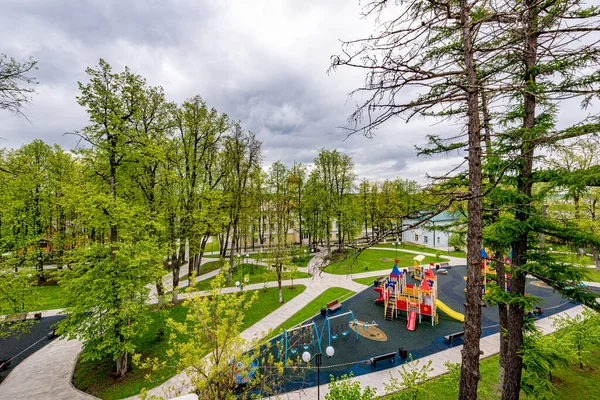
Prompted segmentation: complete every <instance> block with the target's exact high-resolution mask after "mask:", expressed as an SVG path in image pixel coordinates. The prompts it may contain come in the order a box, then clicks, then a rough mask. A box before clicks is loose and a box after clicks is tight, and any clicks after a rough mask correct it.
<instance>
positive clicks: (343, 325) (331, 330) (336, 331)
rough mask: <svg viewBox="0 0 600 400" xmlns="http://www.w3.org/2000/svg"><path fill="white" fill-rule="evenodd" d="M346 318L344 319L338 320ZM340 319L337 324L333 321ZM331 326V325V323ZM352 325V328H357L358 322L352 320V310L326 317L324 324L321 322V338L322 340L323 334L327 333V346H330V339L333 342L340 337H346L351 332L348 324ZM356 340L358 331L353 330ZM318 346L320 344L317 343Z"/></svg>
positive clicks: (354, 319)
mask: <svg viewBox="0 0 600 400" xmlns="http://www.w3.org/2000/svg"><path fill="white" fill-rule="evenodd" d="M343 317H346V319H345V320H344V319H340V318H343ZM337 319H340V320H339V322H338V321H335V320H337ZM331 321H334V322H333V325H332V322H331ZM351 322H352V323H353V324H354V326H357V324H358V322H357V321H356V318H354V313H353V312H352V310H350V311H347V312H345V313H342V314H338V315H335V316H333V317H326V318H325V322H323V326H322V327H321V338H320V340H323V338H324V335H325V333H327V346H331V339H333V340H335V339H337V338H338V337H339V335H341V336H348V335H349V334H350V332H351V329H350V323H351ZM355 333H356V340H358V329H356V330H355ZM319 344H320V343H319Z"/></svg>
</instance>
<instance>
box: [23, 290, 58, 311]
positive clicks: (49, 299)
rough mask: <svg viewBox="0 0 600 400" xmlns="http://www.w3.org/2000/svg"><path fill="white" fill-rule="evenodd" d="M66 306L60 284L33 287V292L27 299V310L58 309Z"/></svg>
mask: <svg viewBox="0 0 600 400" xmlns="http://www.w3.org/2000/svg"><path fill="white" fill-rule="evenodd" d="M64 307H66V304H65V301H64V299H63V290H62V288H61V287H60V286H58V285H45V286H34V287H32V293H31V294H30V295H29V296H27V298H26V301H25V311H27V312H30V311H43V310H56V309H59V308H64Z"/></svg>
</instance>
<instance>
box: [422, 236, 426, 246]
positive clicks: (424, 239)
mask: <svg viewBox="0 0 600 400" xmlns="http://www.w3.org/2000/svg"><path fill="white" fill-rule="evenodd" d="M423 243H425V244H427V236H423Z"/></svg>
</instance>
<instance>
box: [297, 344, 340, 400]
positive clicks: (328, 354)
mask: <svg viewBox="0 0 600 400" xmlns="http://www.w3.org/2000/svg"><path fill="white" fill-rule="evenodd" d="M325 353H326V354H323V353H321V352H318V353H317V354H315V355H314V356H312V357H311V355H310V353H309V352H308V351H305V352H304V353H302V360H304V362H307V363H310V362H311V361H312V360H314V359H316V361H315V365H316V366H317V399H320V398H321V360H322V359H321V357H325V358H327V359H329V358H331V357H333V355H334V353H335V351H334V350H333V347H331V346H327V348H326V349H325Z"/></svg>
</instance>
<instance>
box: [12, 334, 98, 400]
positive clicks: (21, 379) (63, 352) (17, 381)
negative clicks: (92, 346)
mask: <svg viewBox="0 0 600 400" xmlns="http://www.w3.org/2000/svg"><path fill="white" fill-rule="evenodd" d="M80 352H81V342H79V341H77V340H69V341H67V340H63V339H59V340H55V341H53V342H52V343H50V344H48V345H47V346H45V347H44V348H42V349H41V350H40V351H38V352H36V353H34V354H32V355H31V356H29V357H27V359H25V360H24V361H23V362H22V363H20V364H19V365H17V367H16V368H15V369H14V371H12V372H11V373H10V374H9V375H8V376H7V377H6V379H5V380H4V382H2V385H0V400H29V399H40V400H55V399H74V400H86V399H95V397H93V396H90V395H88V394H86V393H83V392H81V391H80V390H77V389H75V388H74V387H73V385H72V384H71V376H72V375H73V370H74V369H75V364H76V363H77V356H78V355H79V353H80Z"/></svg>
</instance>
